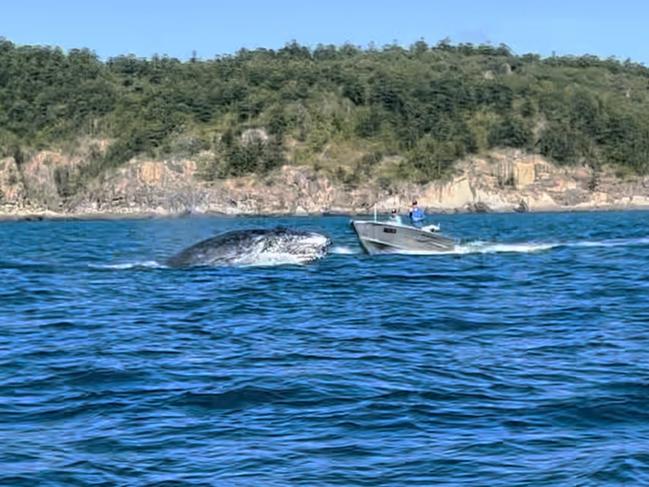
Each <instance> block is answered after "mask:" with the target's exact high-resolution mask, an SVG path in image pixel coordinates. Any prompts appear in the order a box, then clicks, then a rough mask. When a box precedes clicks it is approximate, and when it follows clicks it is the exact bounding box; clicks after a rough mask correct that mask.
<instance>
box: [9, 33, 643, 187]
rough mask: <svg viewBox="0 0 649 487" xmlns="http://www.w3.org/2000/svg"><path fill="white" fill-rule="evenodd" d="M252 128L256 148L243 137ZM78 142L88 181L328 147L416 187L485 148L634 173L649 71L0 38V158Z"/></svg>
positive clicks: (555, 61)
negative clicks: (186, 160)
mask: <svg viewBox="0 0 649 487" xmlns="http://www.w3.org/2000/svg"><path fill="white" fill-rule="evenodd" d="M251 128H261V129H263V133H264V135H265V134H268V137H265V136H264V137H263V138H261V137H260V138H252V140H244V139H245V138H242V137H241V134H242V133H244V131H245V130H247V129H251ZM81 139H92V140H99V139H102V140H107V141H109V145H108V149H107V150H105V151H98V152H97V153H96V154H94V155H93V159H94V160H93V161H92V164H90V165H89V166H88V167H89V169H88V174H87V175H86V177H94V176H96V175H97V174H99V173H101V172H102V171H103V170H105V169H106V168H108V167H114V166H117V165H120V164H122V163H123V162H125V161H126V160H128V159H130V158H132V157H134V156H137V155H146V156H150V157H157V158H167V157H194V156H197V155H198V154H204V153H207V154H212V156H211V157H210V158H208V160H206V161H205V170H204V176H205V177H206V178H208V179H210V178H222V177H227V176H231V175H241V174H246V173H262V172H266V171H269V170H272V169H273V168H274V167H277V166H278V165H280V164H283V163H285V162H287V160H288V161H289V162H292V163H294V164H309V163H310V161H312V160H314V158H315V155H316V154H319V153H321V152H322V151H323V150H325V149H326V148H331V147H333V148H335V147H337V146H340V147H358V148H362V151H363V153H364V154H365V155H364V156H363V157H362V158H361V159H360V160H358V161H356V162H355V164H356V166H355V170H361V171H365V172H366V173H367V174H368V175H369V174H371V173H372V169H373V166H374V165H377V164H379V163H380V161H381V160H383V159H385V158H386V157H389V156H393V155H398V156H402V157H400V158H398V159H399V161H400V162H399V171H400V172H399V175H401V176H402V177H403V178H412V179H413V180H419V181H423V180H431V179H435V178H439V177H441V176H443V175H444V174H445V173H446V172H448V170H449V168H450V167H451V166H452V163H453V161H455V160H457V159H459V158H462V157H463V156H465V155H467V154H470V153H480V152H483V151H486V150H488V149H491V148H494V147H517V148H523V149H526V150H528V151H533V152H538V153H541V154H543V155H545V156H547V157H549V158H551V159H554V160H555V161H557V162H559V163H564V164H573V163H586V164H589V165H591V166H593V167H595V168H597V167H599V166H600V165H602V164H611V165H616V166H619V167H620V168H623V169H625V170H628V171H629V172H630V171H634V172H638V173H646V172H647V171H648V170H649V69H647V68H645V67H644V66H642V65H639V64H635V63H632V62H630V61H626V62H620V61H618V60H614V59H606V60H602V59H599V58H597V57H593V56H582V57H550V58H541V57H539V56H537V55H533V54H526V55H514V54H513V53H512V52H511V51H510V50H509V49H508V48H507V46H498V47H494V46H488V45H480V46H475V45H470V44H460V45H452V44H450V43H448V42H446V41H442V42H440V43H438V44H437V45H435V46H429V45H427V44H426V43H425V42H423V41H422V42H417V43H415V44H414V45H412V46H410V47H409V48H403V47H400V46H397V45H390V46H386V47H383V48H371V47H370V48H366V49H360V48H357V47H354V46H351V45H343V46H339V47H336V46H318V47H316V48H313V49H311V48H308V47H304V46H301V45H299V44H297V43H290V44H287V45H286V46H285V47H284V48H282V49H279V50H270V49H258V50H254V51H249V50H241V51H239V52H238V53H237V54H236V55H227V56H219V57H216V58H214V59H208V60H204V59H190V60H188V61H185V62H182V61H179V60H177V59H174V58H169V57H165V56H154V57H152V58H150V59H142V58H137V57H134V56H120V57H116V58H111V59H108V60H105V61H102V60H100V59H98V58H97V56H96V55H95V54H94V53H93V52H91V51H89V50H86V49H79V50H71V51H69V52H64V51H63V50H61V49H58V48H50V47H35V46H16V45H14V44H12V43H11V42H9V41H7V40H0V151H2V153H1V154H0V156H13V157H14V158H15V159H16V161H17V162H18V163H20V161H21V160H23V159H24V158H25V157H26V155H27V154H29V153H30V151H35V150H39V149H44V148H53V149H57V150H63V151H66V150H68V151H73V150H74V148H75V144H76V143H77V141H79V140H81ZM341 161H342V164H344V162H345V158H344V157H342V158H341ZM349 162H350V163H351V162H352V161H349ZM339 170H341V171H342V169H340V168H339ZM342 173H344V171H342Z"/></svg>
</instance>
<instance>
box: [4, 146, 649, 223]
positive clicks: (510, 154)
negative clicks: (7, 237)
mask: <svg viewBox="0 0 649 487" xmlns="http://www.w3.org/2000/svg"><path fill="white" fill-rule="evenodd" d="M85 164H86V162H85V159H84V158H83V157H80V156H75V157H71V156H65V155H63V154H60V153H57V152H52V151H43V152H39V153H37V154H35V155H34V156H33V157H31V158H28V159H27V160H25V161H21V164H18V163H17V162H16V161H15V160H14V159H13V158H5V159H2V160H0V215H2V216H4V217H22V216H27V215H35V214H38V215H44V216H100V215H143V214H156V215H174V214H183V213H188V212H190V213H209V212H214V213H223V214H228V215H243V214H246V215H249V214H298V215H300V214H320V213H367V212H370V211H371V210H372V208H373V206H374V204H375V203H376V204H377V208H378V210H379V211H387V210H389V209H390V208H393V207H396V208H400V209H401V210H402V211H405V209H406V207H407V206H408V204H409V202H410V201H411V199H412V198H417V199H418V200H419V202H420V204H421V205H422V206H424V207H425V208H427V209H428V211H429V212H434V211H440V212H454V211H528V210H529V211H558V210H589V209H623V208H643V207H649V178H648V177H627V178H621V177H618V176H616V174H615V173H614V172H613V171H612V170H607V169H604V170H602V171H600V172H598V173H597V174H594V173H593V171H592V170H591V169H590V168H588V167H574V166H570V167H560V166H557V165H555V164H553V163H551V162H549V161H547V160H545V159H543V158H542V157H541V156H538V155H529V154H525V153H522V152H519V151H514V150H504V151H497V152H492V153H491V154H489V155H488V156H485V157H472V158H469V159H467V160H464V161H460V162H458V163H457V165H456V167H455V171H454V174H453V175H452V176H451V177H449V178H448V179H447V180H444V181H434V182H430V183H428V184H423V185H415V184H412V183H405V182H396V181H395V182H394V183H393V184H390V185H387V186H388V187H386V184H385V182H383V184H379V183H378V182H377V181H375V180H370V181H367V182H365V183H363V184H360V185H357V186H355V187H350V186H349V185H345V184H343V183H341V182H339V181H338V180H337V179H335V178H332V177H329V176H327V175H326V174H325V173H323V172H317V171H315V170H314V169H312V168H308V167H302V166H284V167H282V168H281V169H280V170H277V171H275V172H273V173H271V174H269V175H268V176H265V177H263V178H260V177H252V176H249V177H241V178H233V179H227V180H220V181H216V182H205V181H203V180H202V179H201V178H200V176H199V172H200V171H199V167H198V163H197V162H196V161H194V160H145V159H133V160H131V161H129V162H128V163H127V164H125V165H123V166H121V167H119V168H116V169H112V170H110V171H108V172H105V173H103V174H102V175H100V176H99V177H96V178H94V179H92V181H91V182H90V183H87V184H85V185H84V186H83V187H80V188H73V189H71V188H70V183H69V182H70V180H71V179H73V178H71V176H74V175H75V174H77V173H78V172H79V171H80V170H81V169H82V168H83V167H84V166H85Z"/></svg>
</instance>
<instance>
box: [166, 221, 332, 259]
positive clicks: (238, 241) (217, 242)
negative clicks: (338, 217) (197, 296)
mask: <svg viewBox="0 0 649 487" xmlns="http://www.w3.org/2000/svg"><path fill="white" fill-rule="evenodd" d="M330 246H331V240H330V239H329V238H328V237H326V236H325V235H322V234H320V233H316V232H307V231H302V230H292V229H288V228H283V227H277V228H272V229H249V230H234V231H231V232H226V233H222V234H220V235H217V236H215V237H212V238H209V239H207V240H203V241H202V242H199V243H197V244H195V245H192V246H191V247H188V248H186V249H185V250H183V251H181V252H179V253H178V254H176V255H174V256H173V257H171V258H170V259H169V260H168V261H167V264H168V265H169V266H171V267H191V266H215V265H235V266H255V265H257V266H264V265H281V264H304V263H307V262H312V261H314V260H317V259H321V258H322V257H324V256H325V255H326V254H327V250H328V248H329V247H330Z"/></svg>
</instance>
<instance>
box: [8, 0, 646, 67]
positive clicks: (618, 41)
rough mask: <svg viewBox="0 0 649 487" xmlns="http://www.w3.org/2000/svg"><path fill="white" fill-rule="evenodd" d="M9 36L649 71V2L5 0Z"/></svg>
mask: <svg viewBox="0 0 649 487" xmlns="http://www.w3.org/2000/svg"><path fill="white" fill-rule="evenodd" d="M0 37H5V38H6V39H8V40H10V41H12V42H14V43H16V44H45V45H54V46H60V47H63V48H64V49H71V48H80V47H87V48H90V49H92V50H93V51H95V52H96V53H97V54H98V55H99V56H100V57H102V58H104V59H105V58H108V57H110V56H116V55H120V54H135V55H137V56H151V55H153V54H161V55H164V54H166V55H169V56H173V57H178V58H181V59H187V58H189V57H191V56H192V53H193V52H194V51H195V52H196V54H197V56H198V57H199V58H212V57H214V56H215V55H221V54H230V53H234V52H236V51H237V50H238V49H240V48H242V47H245V48H249V49H250V48H255V47H265V48H279V47H282V46H283V45H284V44H285V43H286V42H288V41H291V40H293V39H295V40H297V41H298V42H300V43H301V44H306V45H308V46H312V47H315V46H316V45H317V44H319V43H322V44H342V43H345V42H350V43H352V44H355V45H360V46H367V45H368V44H369V43H374V44H375V45H376V46H382V45H385V44H389V43H392V42H395V41H396V42H398V43H399V44H403V45H408V44H410V43H412V42H415V41H417V40H418V39H422V38H423V39H424V40H426V41H427V42H429V43H432V44H434V43H436V42H437V41H439V40H440V39H444V38H450V39H451V41H453V42H473V43H487V42H489V43H492V44H499V43H505V44H507V45H508V46H510V47H511V48H512V49H513V50H514V52H516V53H518V54H523V53H527V52H533V53H538V54H541V55H544V56H548V55H552V53H553V52H554V53H556V54H559V55H563V54H575V55H580V54H596V55H598V56H601V57H608V56H616V57H618V58H620V59H626V58H630V59H632V60H633V61H636V62H641V63H644V64H647V65H649V42H648V41H649V2H642V1H640V0H636V1H632V0H616V1H610V0H609V1H601V0H591V1H583V0H574V1H571V0H563V1H558V0H533V1H526V0H518V1H514V0H491V1H477V0H455V1H450V0H429V1H424V0H395V1H384V0H374V1H365V0H358V1H353V0H327V1H319V2H316V1H309V0H302V1H296V0H274V1H262V0H239V1H237V0H230V1H218V0H213V1H208V0H182V1H180V0H176V1H170V0H156V1H151V0H140V1H138V0H130V1H126V0H111V1H106V0H104V1H98V2H93V1H89V0H58V1H56V2H54V1H51V0H50V1H43V0H21V1H13V0H5V1H3V2H2V3H0Z"/></svg>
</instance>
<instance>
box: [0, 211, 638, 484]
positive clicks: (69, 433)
mask: <svg viewBox="0 0 649 487" xmlns="http://www.w3.org/2000/svg"><path fill="white" fill-rule="evenodd" d="M430 220H431V221H432V222H439V223H440V224H441V226H442V231H443V232H444V233H449V234H452V235H454V236H456V237H458V238H460V239H461V242H462V243H461V245H460V246H459V248H458V250H457V251H456V252H454V253H452V254H448V255H438V256H412V255H408V256H397V255H389V256H374V257H372V256H368V255H365V254H364V253H362V251H361V249H360V247H359V245H358V243H357V240H356V237H355V235H354V233H353V231H352V229H351V227H350V225H349V218H347V217H338V216H331V217H292V218H243V217H241V218H224V217H188V218H178V219H146V220H104V221H99V220H98V221H40V222H5V223H2V224H0V283H1V284H0V484H1V485H11V486H21V485H25V486H33V485H48V486H50V485H52V486H53V485H66V486H67V485H92V486H98V485H101V486H104V485H105V486H109V485H169V486H171V485H189V486H194V485H196V486H198V485H218V486H239V485H242V486H243V485H252V486H262V485H263V486H287V485H309V486H313V485H409V486H412V485H490V486H496V485H502V486H512V485H553V486H554V485H619V484H626V485H642V484H645V485H646V484H649V305H648V303H647V298H648V297H649V213H647V212H641V211H638V212H607V213H554V214H481V215H478V214H468V215H440V216H436V215H433V216H432V217H431V218H430ZM276 225H284V226H287V227H290V228H298V229H308V230H314V231H318V232H322V233H324V234H326V235H328V236H329V237H331V239H332V240H333V243H334V244H333V247H332V249H331V251H330V253H329V255H327V256H326V257H325V258H324V259H322V260H319V261H317V262H314V263H310V264H305V265H272V266H268V265H265V266H247V267H232V266H231V267H213V268H191V269H171V268H167V267H165V266H164V261H165V259H166V258H167V257H169V256H170V255H172V254H173V253H175V252H177V251H179V250H181V249H182V248H184V247H186V246H188V245H190V244H192V243H195V242H197V241H199V240H201V239H203V238H207V237H209V236H212V235H214V234H216V233H219V232H222V231H226V230H231V229H235V228H268V227H274V226H276Z"/></svg>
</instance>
